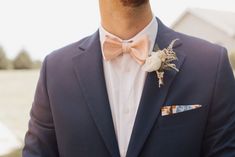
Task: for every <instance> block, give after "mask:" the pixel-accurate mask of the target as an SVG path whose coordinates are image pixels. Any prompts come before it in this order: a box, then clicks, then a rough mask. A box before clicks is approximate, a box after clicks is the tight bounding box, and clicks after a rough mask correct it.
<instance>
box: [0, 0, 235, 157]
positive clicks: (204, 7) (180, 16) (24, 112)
mask: <svg viewBox="0 0 235 157" xmlns="http://www.w3.org/2000/svg"><path fill="white" fill-rule="evenodd" d="M151 3H152V9H153V12H154V14H155V15H156V16H158V17H159V18H160V19H161V20H162V21H163V22H164V23H165V24H166V25H168V26H169V27H171V28H173V29H174V30H177V31H179V32H183V33H186V34H189V35H194V36H197V37H200V38H203V39H206V40H209V41H211V42H213V43H216V44H220V45H223V46H225V47H226V48H227V49H228V52H229V57H230V61H231V64H232V66H233V68H235V1H234V0H223V1H221V0H177V1H176V0H151ZM99 24H100V18H99V8H98V0H86V1H82V2H81V1H78V0H60V1H58V0H40V1H38V0H1V1H0V157H21V149H22V147H23V143H24V135H25V133H26V130H27V125H28V120H29V111H30V108H31V104H32V101H33V96H34V91H35V87H36V83H37V80H38V76H39V69H40V66H41V62H42V61H43V59H44V57H45V56H46V55H47V54H49V53H50V52H52V51H53V50H55V49H58V48H61V47H63V46H65V45H67V44H70V43H72V42H76V41H78V40H79V39H81V38H82V37H84V36H87V35H90V34H92V33H93V32H95V31H96V30H97V29H98V27H99Z"/></svg>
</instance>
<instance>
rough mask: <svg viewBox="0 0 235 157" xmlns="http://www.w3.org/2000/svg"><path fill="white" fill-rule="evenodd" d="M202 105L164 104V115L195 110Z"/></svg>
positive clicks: (162, 109) (162, 110)
mask: <svg viewBox="0 0 235 157" xmlns="http://www.w3.org/2000/svg"><path fill="white" fill-rule="evenodd" d="M200 107H202V105H199V104H194V105H171V106H163V107H162V108H161V112H162V116H168V115H172V114H176V113H181V112H185V111H189V110H194V109H197V108H200Z"/></svg>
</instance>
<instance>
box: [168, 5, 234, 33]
mask: <svg viewBox="0 0 235 157" xmlns="http://www.w3.org/2000/svg"><path fill="white" fill-rule="evenodd" d="M187 14H192V15H194V16H196V17H198V18H200V19H202V20H204V21H206V22H208V23H210V24H212V25H214V26H215V27H217V28H219V29H221V30H222V31H224V32H226V33H227V34H228V35H229V36H232V37H235V13H234V12H227V11H217V10H207V9H198V8H191V9H188V10H186V11H185V12H184V13H183V15H182V16H181V17H180V18H179V19H178V20H177V21H176V23H175V25H176V24H177V23H179V22H180V21H181V20H182V19H183V17H184V16H185V15H187ZM175 25H173V28H174V26H175Z"/></svg>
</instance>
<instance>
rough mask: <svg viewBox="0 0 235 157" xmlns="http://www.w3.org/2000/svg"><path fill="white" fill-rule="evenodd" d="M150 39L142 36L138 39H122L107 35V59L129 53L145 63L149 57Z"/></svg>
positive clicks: (104, 46) (105, 53)
mask: <svg viewBox="0 0 235 157" xmlns="http://www.w3.org/2000/svg"><path fill="white" fill-rule="evenodd" d="M148 52H149V39H148V37H147V36H142V37H141V38H139V39H138V40H136V41H127V42H126V41H124V42H123V41H121V40H120V39H118V38H113V37H110V36H106V38H105V41H104V43H103V53H104V59H105V60H112V59H114V58H116V57H118V56H119V55H121V54H124V53H128V54H130V55H131V56H132V58H133V59H134V60H135V61H136V62H137V63H139V64H144V62H145V59H146V58H147V57H148Z"/></svg>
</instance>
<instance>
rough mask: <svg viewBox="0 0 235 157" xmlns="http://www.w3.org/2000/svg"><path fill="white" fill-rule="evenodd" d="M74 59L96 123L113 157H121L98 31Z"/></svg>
mask: <svg viewBox="0 0 235 157" xmlns="http://www.w3.org/2000/svg"><path fill="white" fill-rule="evenodd" d="M79 49H80V50H79V51H84V52H82V53H80V54H78V55H77V56H75V57H74V58H73V62H74V69H75V73H76V75H77V78H78V81H79V83H80V87H81V90H82V91H83V94H84V97H85V100H86V102H87V105H88V107H89V110H90V113H91V115H92V117H93V119H94V122H95V124H96V126H97V128H98V130H99V132H100V134H101V136H102V138H103V140H104V143H105V145H106V147H107V149H108V150H109V152H110V154H111V156H112V157H119V150H118V144H117V140H116V135H115V131H114V125H113V121H112V115H111V110H110V105H109V100H108V95H107V90H106V84H105V78H104V71H103V62H102V53H101V47H100V40H99V33H98V31H97V32H96V33H95V34H94V35H93V36H91V37H88V38H87V39H86V40H85V41H83V44H82V46H80V47H79Z"/></svg>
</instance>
